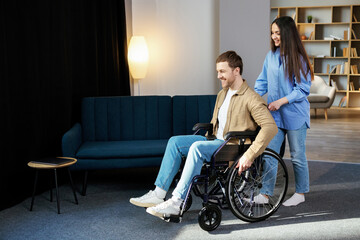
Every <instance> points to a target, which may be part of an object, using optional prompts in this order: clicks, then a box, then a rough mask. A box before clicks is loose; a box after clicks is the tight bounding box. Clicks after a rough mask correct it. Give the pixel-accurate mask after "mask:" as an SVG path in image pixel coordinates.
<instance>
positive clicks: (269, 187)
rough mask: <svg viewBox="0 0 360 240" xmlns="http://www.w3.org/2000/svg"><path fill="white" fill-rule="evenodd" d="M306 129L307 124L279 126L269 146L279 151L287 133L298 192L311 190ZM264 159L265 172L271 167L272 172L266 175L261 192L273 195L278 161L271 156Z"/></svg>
mask: <svg viewBox="0 0 360 240" xmlns="http://www.w3.org/2000/svg"><path fill="white" fill-rule="evenodd" d="M306 131H307V126H306V124H304V125H303V126H302V127H301V128H300V129H298V130H286V129H282V128H278V133H277V134H276V136H275V137H274V138H273V139H272V140H271V142H270V143H269V145H268V148H270V149H272V150H274V151H275V152H277V153H279V152H280V148H281V144H282V142H283V141H284V138H285V135H287V138H288V142H289V147H290V155H291V162H292V164H293V168H294V174H295V191H296V192H297V193H307V192H309V168H308V162H307V159H306V154H305V151H306V149H305V140H306ZM264 160H265V164H264V172H267V171H269V169H271V170H270V171H271V172H270V173H269V174H267V175H266V176H264V179H263V187H262V189H261V193H262V194H266V195H270V196H271V195H272V194H273V191H274V186H275V180H276V174H277V161H276V160H275V159H273V158H271V157H267V158H264Z"/></svg>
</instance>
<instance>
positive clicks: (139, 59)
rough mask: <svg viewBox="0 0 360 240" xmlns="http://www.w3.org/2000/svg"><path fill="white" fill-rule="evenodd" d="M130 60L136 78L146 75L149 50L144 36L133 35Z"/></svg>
mask: <svg viewBox="0 0 360 240" xmlns="http://www.w3.org/2000/svg"><path fill="white" fill-rule="evenodd" d="M128 62H129V67H130V73H131V76H132V77H133V78H134V79H141V78H144V77H145V76H146V72H147V68H148V63H149V51H148V48H147V45H146V41H145V38H144V37H142V36H133V37H131V39H130V44H129V50H128Z"/></svg>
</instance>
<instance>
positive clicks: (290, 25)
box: [271, 16, 314, 83]
mask: <svg viewBox="0 0 360 240" xmlns="http://www.w3.org/2000/svg"><path fill="white" fill-rule="evenodd" d="M274 23H275V24H276V25H277V26H278V27H279V29H280V55H281V57H282V58H283V62H284V63H285V65H286V66H285V73H286V74H287V76H288V77H289V80H290V81H291V82H292V77H291V76H295V78H296V81H297V82H298V83H300V82H301V79H300V71H301V73H302V74H303V75H304V76H306V75H307V74H308V73H309V71H310V74H311V80H312V79H314V72H313V70H312V68H311V64H310V60H309V57H308V55H307V54H306V51H305V48H304V46H303V44H302V42H301V39H300V35H299V32H298V31H297V28H296V25H295V22H294V20H293V19H292V18H291V17H288V16H285V17H280V18H277V19H275V20H274V21H273V22H272V24H271V26H272V25H273V24H274ZM276 48H277V47H276V46H275V43H274V41H273V40H272V39H271V50H272V51H273V52H275V51H276ZM302 60H304V61H305V62H306V66H304V65H303V64H302ZM304 68H305V69H304Z"/></svg>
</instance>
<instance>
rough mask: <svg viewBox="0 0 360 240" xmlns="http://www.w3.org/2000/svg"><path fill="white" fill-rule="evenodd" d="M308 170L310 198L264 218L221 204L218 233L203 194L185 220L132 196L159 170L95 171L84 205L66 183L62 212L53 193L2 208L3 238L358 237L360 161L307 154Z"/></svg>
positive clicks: (0, 234)
mask: <svg viewBox="0 0 360 240" xmlns="http://www.w3.org/2000/svg"><path fill="white" fill-rule="evenodd" d="M287 165H288V168H289V173H290V176H291V179H290V186H289V190H288V196H287V198H288V197H289V196H291V195H292V194H293V192H294V179H293V178H292V176H293V172H292V167H291V165H290V164H289V161H287ZM309 169H310V187H311V191H310V193H308V194H307V195H306V202H305V203H303V204H300V205H299V206H297V207H280V209H279V210H278V211H277V212H276V213H275V215H274V216H272V217H271V218H269V219H267V220H265V221H262V222H258V223H246V222H243V221H241V220H239V219H237V218H236V217H235V216H234V215H232V213H231V212H230V210H223V211H222V213H223V218H222V223H221V225H220V226H219V227H218V228H217V229H216V230H215V231H213V232H206V231H203V230H202V229H201V228H200V227H199V225H198V221H197V216H198V212H199V210H200V208H201V201H200V199H199V198H194V202H193V205H192V207H191V208H190V210H189V211H188V212H187V213H186V214H185V215H184V217H183V221H182V222H181V223H166V222H164V221H162V220H160V219H158V218H156V217H153V216H151V215H149V214H147V213H146V212H145V209H144V208H139V207H135V206H132V205H131V204H130V203H129V198H130V197H133V196H139V195H142V194H143V193H145V192H146V191H147V190H148V189H149V188H152V187H153V182H154V180H155V177H156V173H157V169H123V170H118V171H100V172H94V173H92V174H90V175H89V187H88V194H87V196H85V197H83V196H80V195H78V198H79V205H75V204H74V199H73V195H72V192H71V189H70V187H69V185H67V184H65V185H63V186H61V187H60V197H61V214H60V215H58V214H57V210H56V202H49V193H48V192H44V193H41V194H39V195H37V196H36V199H35V204H34V209H33V211H32V212H30V211H29V206H30V200H31V199H30V198H28V199H26V200H25V201H23V202H22V203H20V204H18V205H16V206H14V207H12V208H9V209H5V210H3V211H1V212H0V239H1V240H3V239H4V240H13V239H29V240H30V239H37V240H40V239H360V191H359V190H360V189H359V188H360V164H347V163H331V162H317V161H309ZM65 176H66V175H65ZM32 180H33V179H29V181H32ZM43 180H44V179H43ZM77 180H78V181H79V179H77ZM78 184H79V183H78Z"/></svg>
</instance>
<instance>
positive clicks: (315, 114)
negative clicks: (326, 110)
mask: <svg viewBox="0 0 360 240" xmlns="http://www.w3.org/2000/svg"><path fill="white" fill-rule="evenodd" d="M314 112H315V117H316V108H314Z"/></svg>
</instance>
